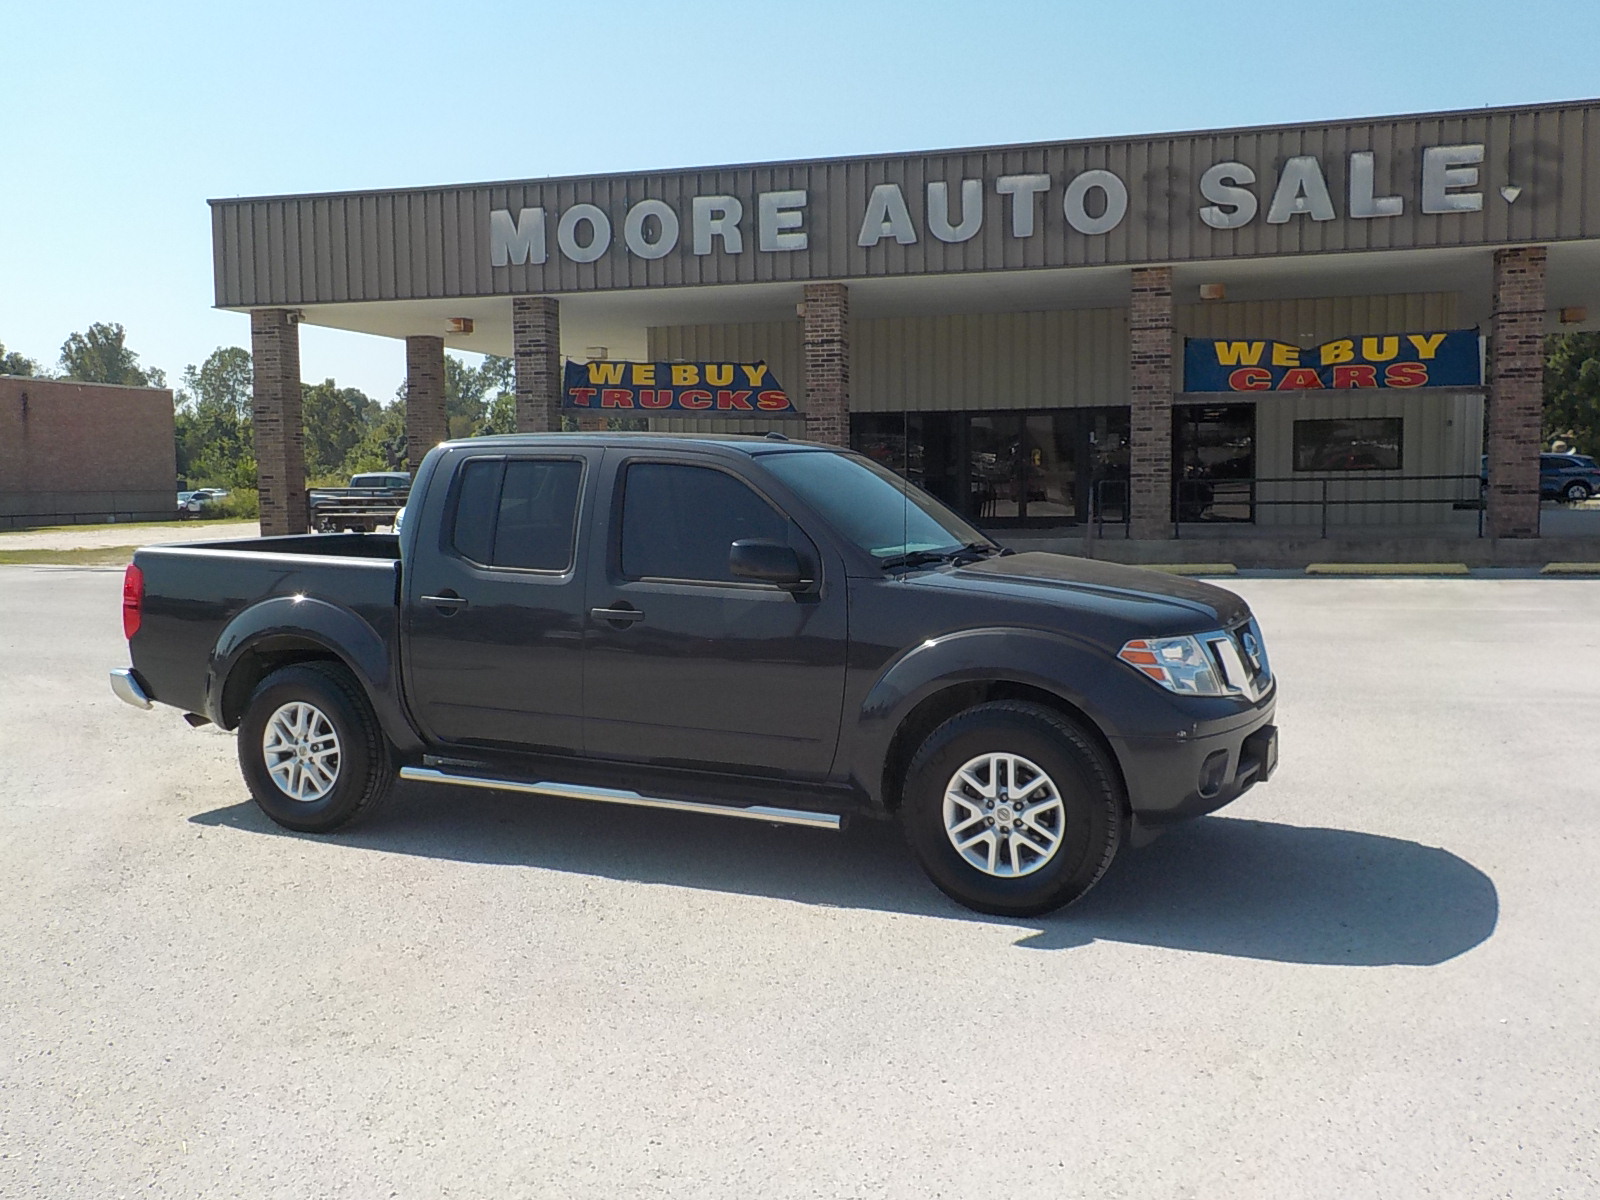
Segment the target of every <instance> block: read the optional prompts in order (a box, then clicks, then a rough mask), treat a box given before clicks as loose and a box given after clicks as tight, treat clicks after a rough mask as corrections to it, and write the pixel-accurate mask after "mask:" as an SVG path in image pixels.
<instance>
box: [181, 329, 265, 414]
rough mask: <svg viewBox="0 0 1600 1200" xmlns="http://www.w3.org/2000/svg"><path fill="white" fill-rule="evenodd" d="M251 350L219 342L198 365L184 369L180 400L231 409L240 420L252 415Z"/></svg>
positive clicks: (197, 405)
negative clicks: (223, 344) (221, 344)
mask: <svg viewBox="0 0 1600 1200" xmlns="http://www.w3.org/2000/svg"><path fill="white" fill-rule="evenodd" d="M251 381H252V374H251V365H250V351H248V350H245V349H243V348H242V347H240V346H218V347H217V348H216V349H215V350H213V351H212V352H211V353H210V354H208V355H207V356H206V360H205V362H203V363H201V364H200V365H199V366H198V367H197V366H195V365H194V364H193V363H190V364H189V365H188V366H187V367H185V368H184V369H183V382H182V383H181V384H179V386H178V398H179V400H180V402H186V403H188V404H190V405H192V406H193V407H195V408H203V409H214V410H216V411H217V412H227V413H232V414H233V415H234V416H235V417H238V418H239V419H240V420H246V419H248V418H249V416H250V390H251Z"/></svg>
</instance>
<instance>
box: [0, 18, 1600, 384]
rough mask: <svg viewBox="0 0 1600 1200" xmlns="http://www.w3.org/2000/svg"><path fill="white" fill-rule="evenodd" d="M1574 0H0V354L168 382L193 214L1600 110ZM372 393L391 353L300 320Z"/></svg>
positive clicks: (211, 330)
mask: <svg viewBox="0 0 1600 1200" xmlns="http://www.w3.org/2000/svg"><path fill="white" fill-rule="evenodd" d="M1586 17H1587V13H1586V5H1583V4H1572V3H1565V4H1557V3H1545V2H1542V0H1519V2H1518V3H1517V4H1515V5H1507V4H1505V3H1504V0H1498V2H1496V3H1488V2H1480V0H1463V2H1461V3H1456V4H1429V3H1415V2H1408V3H1395V2H1393V0H1391V2H1390V3H1386V4H1372V3H1362V2H1351V3H1345V4H1337V5H1321V6H1317V7H1316V8H1315V9H1313V8H1311V7H1310V6H1304V7H1302V6H1300V5H1295V4H1292V3H1283V2H1280V3H1276V4H1257V3H1242V2H1241V3H1231V4H1230V3H1225V2H1217V0H1211V2H1206V3H1188V4H1179V3H1160V2H1152V0H1145V2H1142V3H1139V4H1129V3H1124V4H1105V3H1076V2H1067V0H1059V2H1057V3H1021V2H1019V3H1006V2H1003V0H991V2H990V3H978V2H968V3H944V2H942V0H925V2H923V3H874V2H872V0H855V2H853V3H834V2H832V0H791V2H790V3H766V2H763V0H745V2H744V3H728V2H725V0H701V2H698V3H678V2H675V0H662V2H659V3H654V4H647V3H623V2H620V0H569V2H568V3H565V4H546V3H533V2H529V3H521V4H517V3H491V2H481V3H472V4H446V3H438V2H436V3H432V4H413V3H398V2H390V3H382V4H379V3H341V2H340V0H322V2H321V3H310V4H308V3H299V2H297V0H275V2H274V3H272V4H269V5H262V4H250V5H246V4H242V3H234V2H230V0H213V2H211V3H204V4H161V3H150V4H128V3H126V2H123V3H116V4H109V3H104V4H102V3H74V2H73V0H54V2H52V3H36V4H27V5H24V4H22V3H20V2H18V3H4V4H0V53H3V55H4V59H3V61H4V69H3V71H0V171H3V172H4V177H3V186H0V342H3V343H4V344H5V345H6V347H7V348H8V349H10V350H19V351H21V352H22V353H24V354H26V355H28V356H29V357H32V358H35V359H39V360H41V361H44V362H47V363H53V362H54V361H55V359H56V357H57V356H58V354H59V352H60V346H61V343H62V341H63V340H64V339H65V338H66V336H67V335H68V334H69V333H71V332H72V331H74V330H79V329H83V328H85V327H87V326H88V325H89V324H90V323H91V322H94V321H119V322H121V323H122V324H123V325H125V326H126V327H127V330H128V341H129V344H130V345H131V346H132V347H133V349H134V350H136V351H137V352H138V353H139V354H140V356H141V358H142V359H143V361H144V362H145V363H147V364H149V365H154V366H158V367H161V368H163V369H164V370H166V371H167V373H168V375H169V377H170V378H171V379H172V380H173V381H174V382H175V381H176V379H177V376H178V374H179V373H180V372H181V371H182V369H183V367H184V365H185V364H186V363H198V362H199V361H200V360H201V359H203V358H204V357H205V355H206V354H208V353H209V352H210V351H211V350H212V349H214V348H215V347H216V346H218V345H229V344H233V345H244V346H248V344H249V327H248V318H247V317H245V316H242V315H238V314H233V313H220V312H216V311H214V310H213V309H212V308H211V302H212V294H211V241H210V223H209V217H208V213H207V209H206V204H205V202H206V200H207V198H209V197H218V196H234V195H260V194H273V193H283V192H310V191H337V190H346V189H353V188H387V187H402V186H409V185H415V184H433V183H460V182H470V181H473V180H483V179H507V178H517V177H523V176H528V177H532V176H541V175H559V174H585V173H591V172H602V171H623V170H640V169H647V168H661V167H679V166H694V165H700V164H715V163H724V162H748V161H752V160H761V159H779V158H805V157H820V156H830V155H841V154H871V153H879V152H891V151H899V150H914V149H936V148H943V147H956V146H964V145H987V144H994V143H1003V142H1019V141H1048V140H1054V139H1067V138H1093V137H1097V136H1110V135H1116V134H1128V133H1154V132H1161V131H1166V130H1183V129H1201V128H1208V127H1213V126H1228V125H1254V124H1277V123H1283V122H1292V121H1308V120H1321V119H1327V118H1336V117H1345V116H1366V115H1382V114H1389V113H1405V112H1416V111H1424V110H1431V109H1452V108H1473V107H1478V106H1482V105H1501V104H1518V103H1531V102H1537V101H1547V100H1566V99H1575V98H1581V97H1592V96H1596V95H1600V56H1597V55H1596V54H1595V51H1594V46H1595V35H1594V30H1593V27H1592V24H1591V23H1590V22H1588V21H1587V19H1586ZM302 360H303V371H304V375H305V377H306V378H307V379H309V380H318V379H322V378H324V377H329V376H332V377H334V378H337V379H338V380H339V382H340V383H341V384H345V385H349V386H356V387H360V388H361V389H363V390H364V391H366V392H368V393H369V394H371V395H373V396H376V397H379V398H381V399H385V400H386V399H388V398H389V397H390V396H391V395H392V393H393V391H394V388H395V386H396V385H397V384H398V383H399V381H400V378H401V375H402V373H403V370H404V351H403V347H402V346H401V345H400V344H398V343H394V342H390V341H386V340H384V339H377V338H369V337H364V336H362V335H358V334H347V333H336V332H332V331H321V330H315V329H310V328H307V329H306V330H305V331H304V333H303V338H302Z"/></svg>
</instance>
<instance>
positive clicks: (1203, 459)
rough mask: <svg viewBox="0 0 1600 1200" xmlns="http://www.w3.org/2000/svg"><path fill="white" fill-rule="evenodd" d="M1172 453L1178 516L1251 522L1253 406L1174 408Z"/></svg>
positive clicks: (1253, 493) (1195, 405)
mask: <svg viewBox="0 0 1600 1200" xmlns="http://www.w3.org/2000/svg"><path fill="white" fill-rule="evenodd" d="M1172 457H1173V462H1172V480H1173V507H1174V510H1175V511H1174V517H1175V519H1176V520H1179V521H1253V520H1255V473H1256V407H1255V405H1253V404H1204V405H1202V404H1184V405H1179V406H1177V407H1176V408H1174V409H1173V410H1172Z"/></svg>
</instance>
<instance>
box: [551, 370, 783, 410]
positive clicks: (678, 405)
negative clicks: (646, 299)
mask: <svg viewBox="0 0 1600 1200" xmlns="http://www.w3.org/2000/svg"><path fill="white" fill-rule="evenodd" d="M564 382H565V387H564V388H563V389H562V393H561V407H562V408H564V409H569V410H573V411H577V412H584V411H590V410H594V409H607V410H609V411H612V412H629V411H634V412H637V411H644V412H687V413H710V414H714V415H716V416H724V415H726V414H729V413H735V414H736V413H750V414H752V415H757V414H759V415H763V416H778V415H781V414H784V413H789V414H793V413H795V412H797V411H798V410H797V409H796V408H795V406H794V401H793V400H791V399H790V398H789V393H788V392H786V391H784V390H783V385H782V384H780V383H779V382H778V381H777V379H776V378H774V377H773V374H772V371H771V369H770V368H769V367H768V366H767V364H766V363H764V362H755V363H727V362H692V363H683V362H673V363H666V362H656V363H643V362H615V361H608V362H581V363H580V362H569V363H567V366H566V373H565V380H564Z"/></svg>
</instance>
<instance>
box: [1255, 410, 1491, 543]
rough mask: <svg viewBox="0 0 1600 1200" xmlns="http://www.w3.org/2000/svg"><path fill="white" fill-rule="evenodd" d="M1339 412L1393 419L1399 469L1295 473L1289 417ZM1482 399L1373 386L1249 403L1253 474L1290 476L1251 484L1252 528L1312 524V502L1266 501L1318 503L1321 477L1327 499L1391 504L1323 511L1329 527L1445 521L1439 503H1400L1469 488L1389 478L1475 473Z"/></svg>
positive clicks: (1470, 492)
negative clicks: (1398, 434)
mask: <svg viewBox="0 0 1600 1200" xmlns="http://www.w3.org/2000/svg"><path fill="white" fill-rule="evenodd" d="M1340 417H1400V418H1401V419H1402V420H1403V421H1404V423H1405V424H1404V428H1403V431H1402V438H1403V443H1402V451H1401V460H1400V464H1401V469H1400V470H1399V471H1396V472H1365V471H1363V472H1359V473H1354V472H1353V473H1351V474H1350V475H1349V476H1347V477H1343V478H1340V477H1337V476H1336V475H1335V474H1334V473H1331V472H1320V473H1315V474H1313V473H1310V472H1307V473H1305V476H1304V477H1303V478H1300V473H1298V472H1296V471H1295V469H1294V423H1295V421H1297V420H1299V421H1308V420H1328V419H1337V418H1340ZM1482 427H1483V397H1482V396H1480V395H1477V394H1476V393H1472V392H1453V391H1448V390H1445V389H1439V390H1437V391H1435V390H1433V389H1429V388H1418V389H1415V390H1410V391H1401V390H1398V389H1374V390H1370V391H1368V390H1362V391H1349V392H1321V393H1317V392H1311V393H1307V392H1296V393H1293V395H1292V397H1291V396H1290V395H1284V396H1281V397H1272V398H1267V399H1263V400H1261V401H1259V402H1258V403H1257V404H1256V474H1257V476H1259V477H1264V478H1279V479H1284V478H1295V479H1296V482H1295V483H1292V484H1263V485H1262V486H1261V488H1260V489H1259V494H1258V499H1257V507H1256V523H1257V524H1259V525H1317V524H1319V523H1320V522H1321V520H1322V515H1321V508H1320V505H1319V504H1311V505H1296V506H1289V505H1274V504H1273V503H1272V500H1274V499H1295V500H1312V501H1315V500H1319V499H1320V497H1321V495H1322V479H1323V478H1324V476H1326V477H1327V478H1329V480H1330V482H1329V485H1328V498H1329V499H1330V500H1336V499H1340V498H1342V497H1348V498H1358V499H1370V500H1389V499H1392V500H1393V501H1394V503H1392V504H1364V505H1361V506H1359V507H1355V508H1349V509H1346V510H1344V511H1343V512H1341V511H1340V510H1339V509H1337V508H1330V509H1329V517H1328V523H1329V525H1330V526H1332V525H1336V524H1337V525H1399V524H1405V525H1418V524H1426V525H1433V524H1440V525H1442V524H1445V523H1447V522H1449V521H1451V520H1452V519H1457V520H1459V519H1460V518H1459V517H1453V514H1452V512H1451V510H1450V509H1449V507H1448V506H1446V505H1442V504H1417V503H1407V502H1406V501H1407V500H1408V499H1411V498H1419V497H1423V496H1429V497H1432V496H1446V495H1456V496H1457V497H1458V498H1460V499H1463V500H1470V499H1472V498H1473V496H1474V495H1475V494H1476V488H1475V487H1474V486H1473V485H1472V484H1470V483H1463V484H1461V485H1454V484H1448V483H1445V482H1443V481H1440V482H1436V483H1408V484H1402V483H1395V482H1388V481H1386V477H1387V478H1392V477H1393V476H1395V475H1402V474H1403V475H1471V476H1474V477H1476V475H1477V471H1478V454H1479V452H1480V450H1479V447H1480V446H1481V444H1482Z"/></svg>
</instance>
